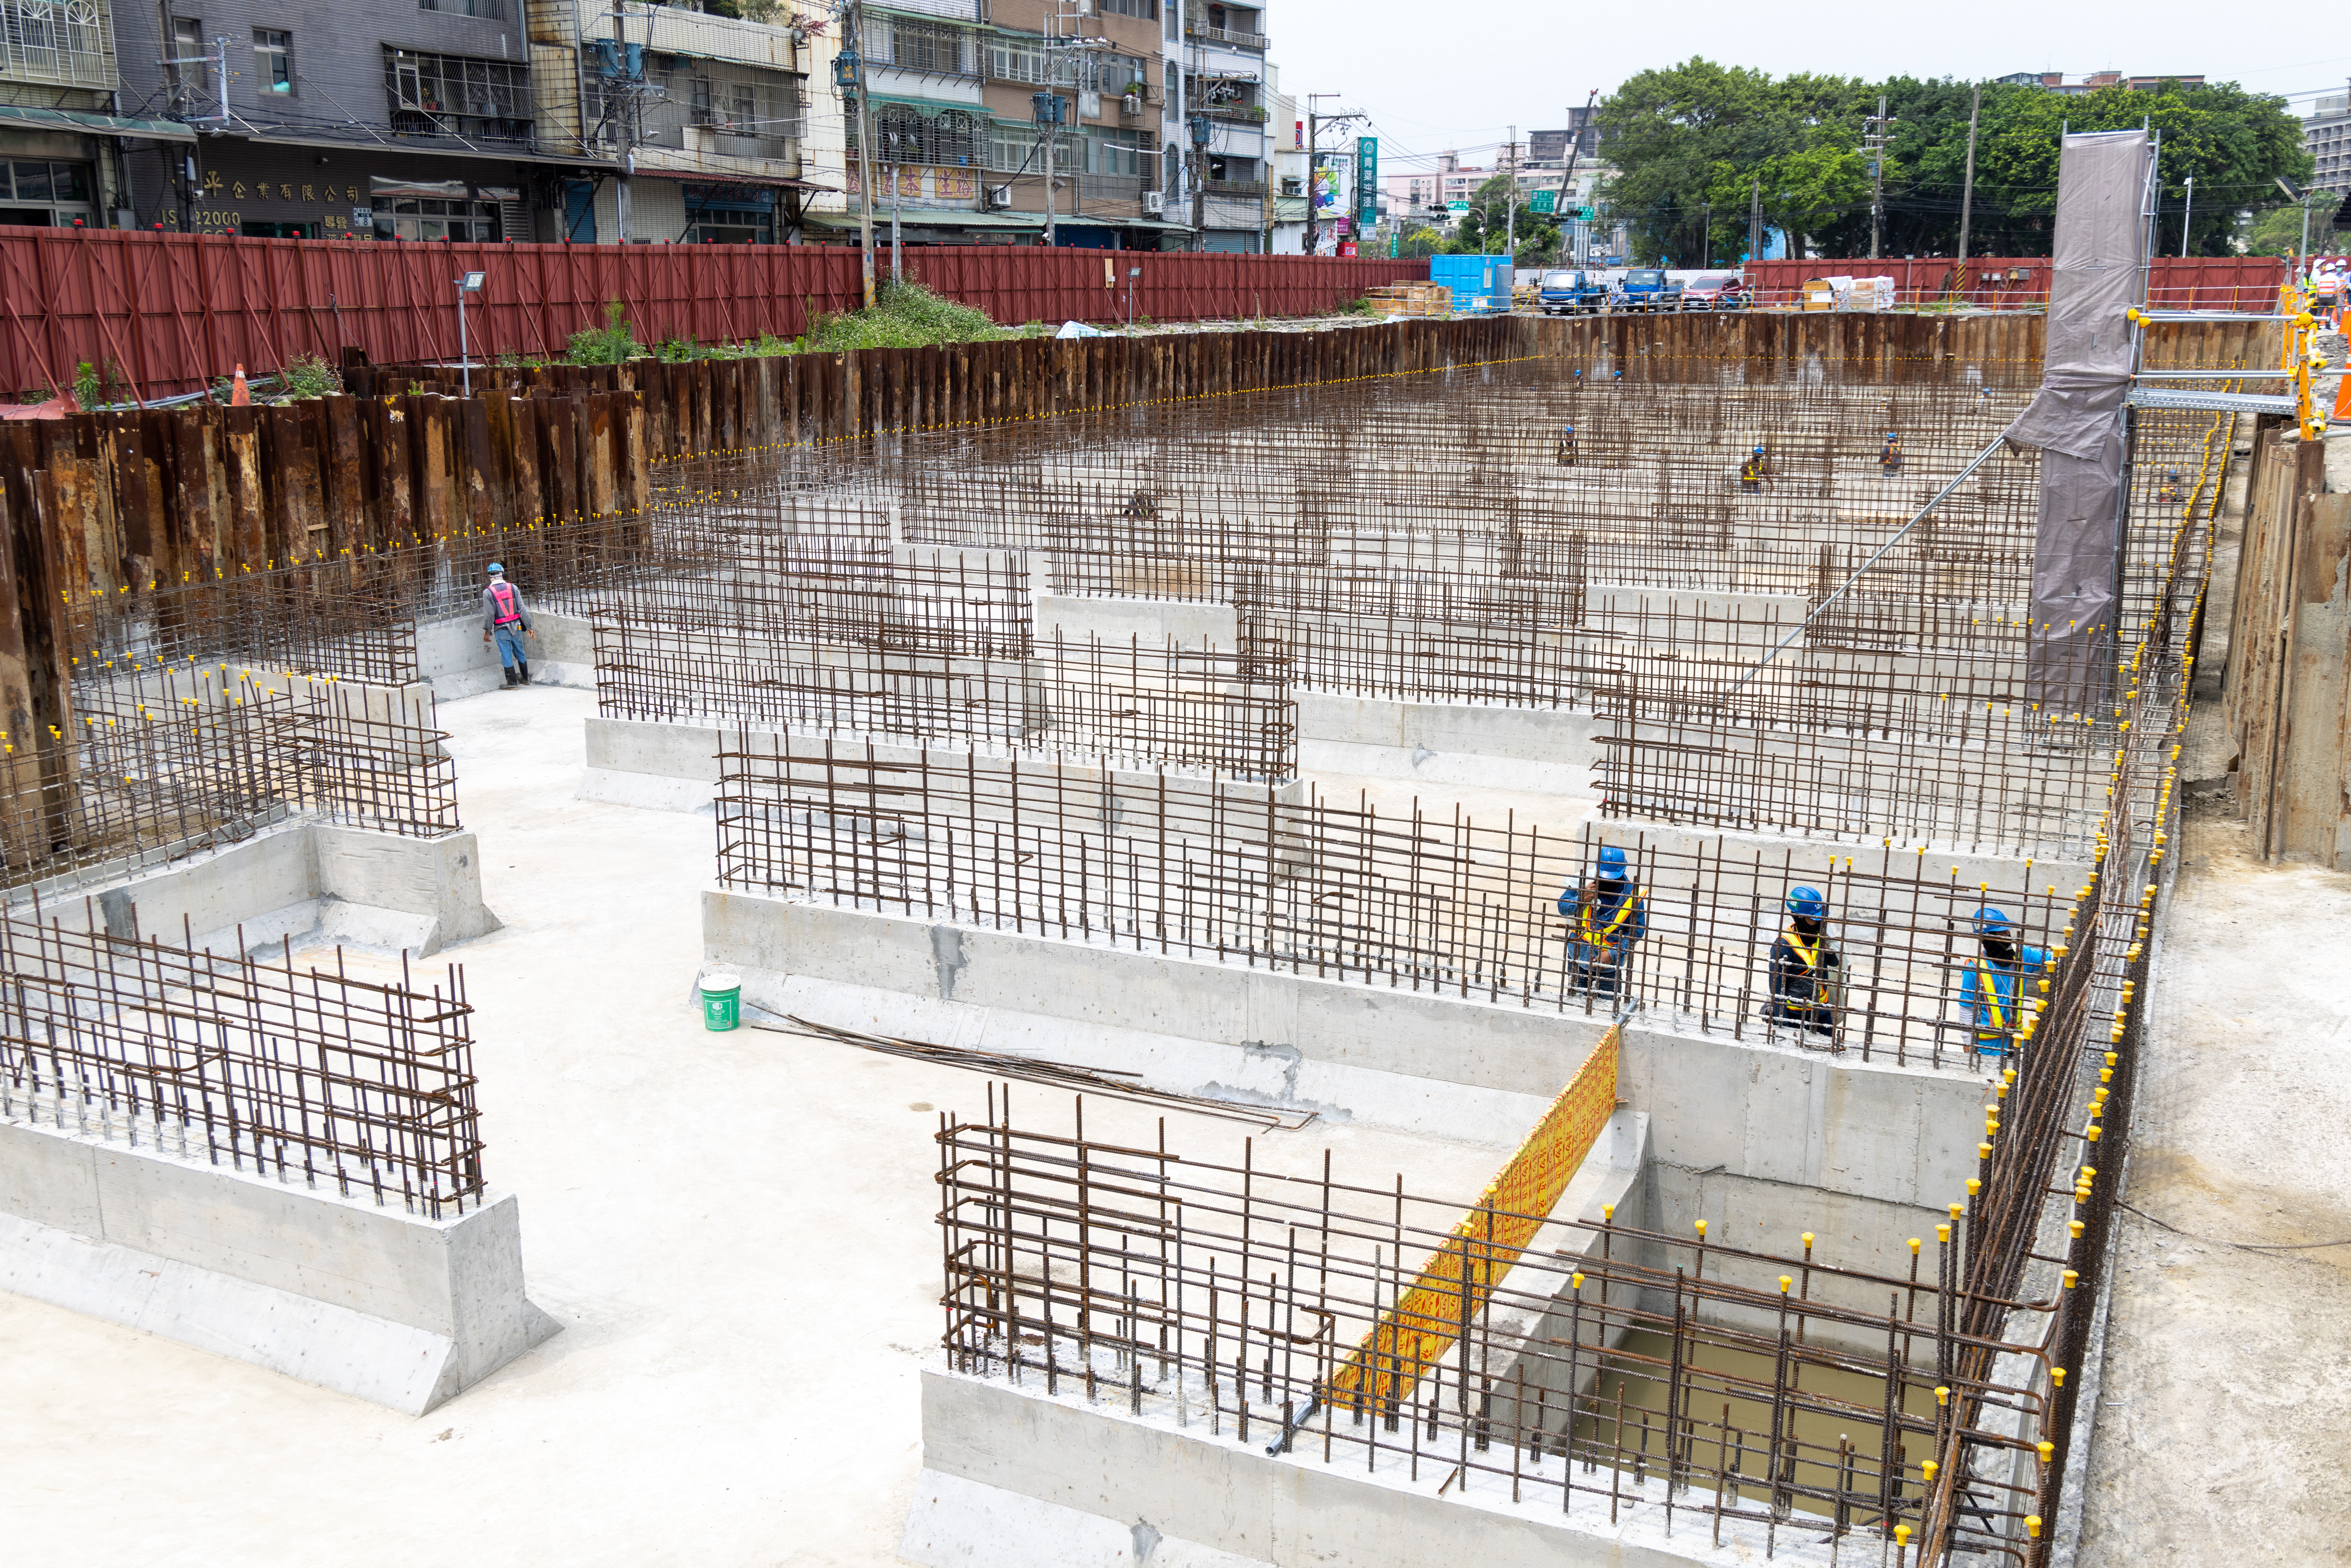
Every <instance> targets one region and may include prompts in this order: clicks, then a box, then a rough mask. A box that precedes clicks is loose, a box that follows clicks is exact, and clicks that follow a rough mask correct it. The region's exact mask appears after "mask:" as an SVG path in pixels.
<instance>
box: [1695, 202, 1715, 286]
mask: <svg viewBox="0 0 2351 1568" xmlns="http://www.w3.org/2000/svg"><path fill="white" fill-rule="evenodd" d="M1713 265H1714V204H1713V203H1712V202H1700V203H1699V204H1698V270H1699V271H1700V272H1704V271H1705V270H1706V269H1707V268H1708V267H1712V266H1713Z"/></svg>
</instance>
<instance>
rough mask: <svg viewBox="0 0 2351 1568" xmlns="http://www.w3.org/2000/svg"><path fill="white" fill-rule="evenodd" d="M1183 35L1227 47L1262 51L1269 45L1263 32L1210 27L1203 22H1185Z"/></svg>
mask: <svg viewBox="0 0 2351 1568" xmlns="http://www.w3.org/2000/svg"><path fill="white" fill-rule="evenodd" d="M1184 36H1185V37H1187V38H1190V39H1191V40H1192V41H1193V42H1195V43H1200V44H1223V45H1225V46H1226V47H1228V48H1235V49H1254V50H1257V51H1258V52H1259V53H1263V52H1264V51H1265V50H1266V49H1267V48H1268V47H1270V45H1269V44H1268V42H1267V40H1266V36H1265V35H1264V34H1263V33H1244V32H1240V31H1238V30H1236V29H1234V28H1231V27H1211V26H1207V25H1206V24H1205V23H1198V22H1186V24H1185V25H1184Z"/></svg>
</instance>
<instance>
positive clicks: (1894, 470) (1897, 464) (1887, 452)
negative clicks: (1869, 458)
mask: <svg viewBox="0 0 2351 1568" xmlns="http://www.w3.org/2000/svg"><path fill="white" fill-rule="evenodd" d="M1877 466H1878V467H1879V469H1881V470H1882V471H1883V472H1884V473H1885V475H1886V477H1887V478H1889V479H1890V478H1892V477H1893V476H1895V475H1896V474H1899V473H1901V472H1902V437H1901V436H1900V435H1899V434H1896V432H1894V431H1891V430H1889V431H1887V432H1886V444H1885V445H1883V446H1881V447H1879V448H1878V449H1877Z"/></svg>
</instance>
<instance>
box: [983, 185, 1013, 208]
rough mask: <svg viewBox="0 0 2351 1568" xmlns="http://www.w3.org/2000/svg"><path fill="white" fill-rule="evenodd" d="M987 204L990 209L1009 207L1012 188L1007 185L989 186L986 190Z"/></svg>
mask: <svg viewBox="0 0 2351 1568" xmlns="http://www.w3.org/2000/svg"><path fill="white" fill-rule="evenodd" d="M987 204H988V205H989V206H991V207H1008V206H1010V205H1011V204H1012V187H1011V186H1009V185H990V186H989V187H988V188H987Z"/></svg>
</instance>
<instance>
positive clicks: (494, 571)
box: [490, 561, 507, 577]
mask: <svg viewBox="0 0 2351 1568" xmlns="http://www.w3.org/2000/svg"><path fill="white" fill-rule="evenodd" d="M506 574H507V569H506V568H505V567H502V566H500V565H499V564H498V563H497V562H496V561H492V562H490V575H491V576H492V577H504V576H505V575H506Z"/></svg>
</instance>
